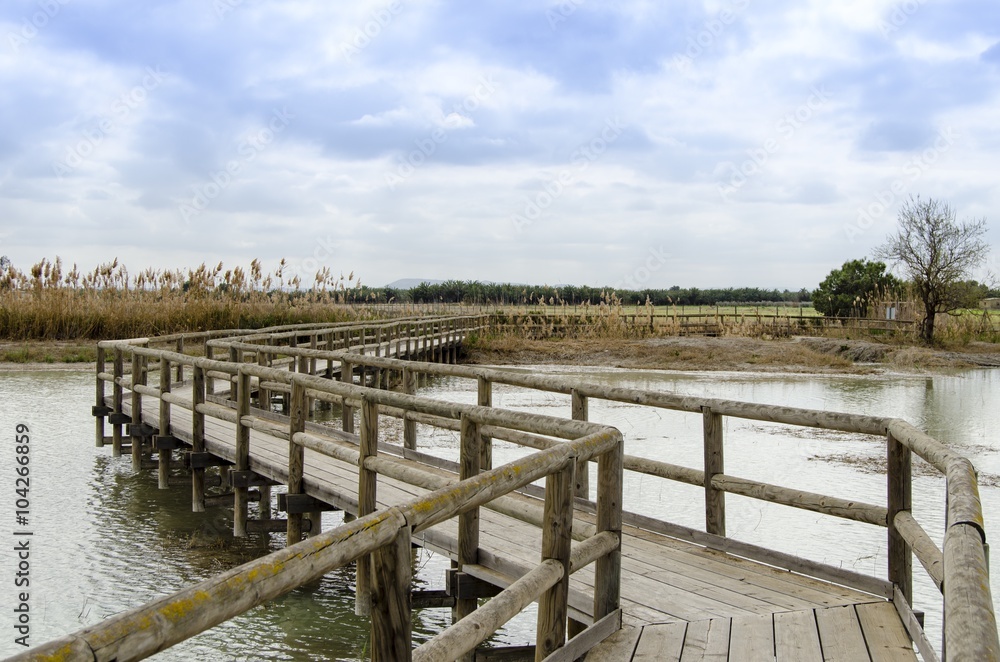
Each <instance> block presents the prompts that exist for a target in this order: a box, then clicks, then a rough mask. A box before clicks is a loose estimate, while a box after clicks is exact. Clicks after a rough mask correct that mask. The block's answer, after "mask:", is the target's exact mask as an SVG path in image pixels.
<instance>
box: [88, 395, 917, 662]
mask: <svg viewBox="0 0 1000 662" xmlns="http://www.w3.org/2000/svg"><path fill="white" fill-rule="evenodd" d="M173 392H174V393H175V394H176V395H178V396H181V397H185V396H187V397H189V396H190V388H189V387H180V388H175V389H174V390H173ZM108 402H109V404H110V403H111V398H110V397H109V398H108ZM123 409H124V411H125V413H127V414H130V415H131V409H130V406H129V402H128V401H126V402H124V403H123ZM157 415H158V401H156V400H153V399H151V398H148V399H145V400H144V402H143V419H144V420H147V421H155V420H156V417H157ZM190 418H191V417H190V416H180V415H175V416H174V417H173V422H172V433H173V434H174V435H175V436H177V437H178V438H181V439H185V440H189V439H190V435H191V427H190V425H191V421H190ZM335 433H336V434H338V435H341V436H342V437H343V438H345V439H348V440H351V441H354V442H357V440H358V437H357V436H356V435H351V434H347V433H341V432H339V431H335ZM235 438H236V431H235V425H234V424H232V423H228V422H226V421H221V420H218V419H207V420H206V424H205V448H206V450H207V451H208V452H210V453H212V454H213V455H216V456H218V457H220V458H224V459H227V460H230V461H232V460H235V442H234V440H235ZM250 449H251V455H250V469H251V470H252V471H254V472H256V473H258V474H260V475H262V476H266V477H268V478H271V479H273V480H275V481H277V482H282V483H283V482H286V481H287V478H288V475H287V471H288V442H287V441H285V440H282V439H278V438H276V437H273V436H271V435H268V434H264V433H261V432H258V431H256V430H254V431H251V438H250ZM424 470H425V471H429V472H434V473H436V474H437V475H444V474H447V473H449V472H446V471H444V470H442V469H434V468H431V467H424ZM304 473H305V483H304V486H305V492H306V493H307V494H310V495H312V496H314V497H316V498H318V499H321V500H323V501H325V502H327V503H330V504H332V505H334V506H337V507H338V508H341V509H343V510H345V511H347V512H350V513H352V514H356V512H357V499H356V497H355V496H354V495H355V494H356V493H357V486H358V472H357V467H356V466H353V465H350V464H348V463H345V462H341V461H338V460H336V459H334V458H331V457H328V456H323V455H319V454H317V453H314V452H312V451H309V450H306V453H305V465H304ZM451 475H452V477H453V479H455V480H457V475H455V474H451ZM424 493H426V491H425V490H421V489H420V488H417V487H414V486H412V485H409V484H406V483H402V482H400V481H396V480H392V479H389V478H385V477H382V476H380V477H379V487H378V504H379V507H380V508H386V507H389V506H391V505H394V504H398V503H402V502H404V501H407V500H409V499H412V498H413V497H414V496H418V495H421V494H424ZM515 498H516V499H518V500H520V501H523V502H525V503H528V504H532V505H535V506H537V507H540V506H541V501H540V500H539V499H535V498H532V497H529V496H527V495H523V494H521V495H517V496H516V497H515ZM575 521H576V522H577V523H578V525H587V524H592V523H593V517H592V516H590V515H587V514H586V513H582V512H579V511H577V514H576V519H575ZM456 528H457V525H456V522H455V521H454V520H449V521H447V522H444V523H442V524H440V525H437V526H435V527H433V528H431V529H429V530H427V531H424V532H422V533H420V534H417V535H415V536H414V542H415V543H417V544H420V545H422V546H425V547H426V548H428V549H430V550H432V551H435V552H438V553H441V554H446V555H448V556H449V557H450V558H452V559H453V560H454V559H456V558H457V553H458V536H457V532H456ZM540 539H541V532H540V530H539V529H538V528H537V527H534V526H532V525H530V524H526V523H524V522H521V521H519V520H516V519H513V518H511V517H507V516H505V515H502V514H499V513H496V512H492V511H490V510H483V511H482V513H481V515H480V541H479V544H480V550H481V551H480V563H479V564H478V566H476V567H472V568H467V569H466V571H467V572H469V574H473V575H478V576H479V577H480V578H482V579H484V580H487V581H492V582H494V583H497V584H500V585H507V584H509V583H511V582H513V581H514V580H515V579H517V578H518V577H519V576H521V575H523V574H524V573H525V572H526V571H527V569H528V568H530V567H533V566H534V565H535V564H536V563H537V562H538V549H539V541H540ZM622 557H623V558H622V580H621V581H622V611H623V614H622V620H623V624H624V625H625V626H627V628H628V629H627V630H625V631H623V634H622V635H620V636H619V637H617V638H616V639H615V640H614V641H611V642H608V645H607V646H604V647H603V648H602V650H603V651H604V652H602V653H600V655H604V656H605V657H600V655H598V656H596V657H595V659H608V660H612V659H613V660H619V659H620V660H627V659H632V658H631V657H630V656H631V655H632V653H631V652H627V651H626V649H627V648H628V647H629V645H628V643H627V642H628V641H631V640H630V639H629V638H628V637H634V638H635V640H636V641H638V642H639V643H640V644H642V642H643V641H649V642H651V643H646V644H642V645H641V646H639V647H638V648H636V653H635V658H634V659H670V658H669V657H666V658H663V657H646V656H645V655H646V654H645V653H643V652H642V651H643V650H646V648H645V647H646V646H652V645H653V643H652V642H654V641H660V640H661V639H663V638H667V639H670V641H673V642H675V643H676V641H678V640H679V641H681V642H683V641H688V642H689V643H688V646H689V647H691V648H685V649H684V650H685V655H690V654H693V653H690V652H689V651H693V650H695V648H694V647H696V646H697V641H698V638H697V636H696V635H695V633H697V632H701V629H700V628H707V629H706V632H713V631H715V630H717V629H718V628H723V627H726V628H730V627H731V628H732V632H733V633H734V634H733V635H732V646H733V651H734V656H732V657H729V658H727V657H721V658H711V657H709V658H707V659H733V660H736V659H765V658H758V657H746V658H741V657H739V656H738V655H736V652H737V651H739V650H740V646H741V645H742V644H741V642H743V641H744V639H745V642H746V643H747V644H748V645H749V644H750V643H752V642H754V641H756V639H755V635H761V636H763V633H764V632H765V630H766V631H767V632H770V631H771V630H769V629H768V628H771V625H770V624H771V622H772V619H774V621H775V623H779V622H780V623H792V622H794V621H795V619H796V618H798V617H797V616H796V615H801V614H805V613H809V614H813V613H815V614H817V616H816V618H815V622H819V623H822V622H825V621H824V619H825V617H820V616H819V614H828V613H829V614H833V613H839V612H836V611H831V610H832V609H834V608H837V607H841V608H846V609H850V610H852V611H851V613H852V614H853V613H854V612H853V610H854V609H855V605H861V607H857V608H858V609H859V610H861V611H859V612H858V613H859V615H860V614H861V613H862V611H864V612H865V613H868V612H867V611H866V610H868V609H869V607H865V605H878V604H882V605H884V606H886V607H888V611H886V610H885V609H884V608H881V609H879V611H878V612H877V613H878V614H879V615H881V617H882V621H884V622H885V623H889V625H886V626H885V627H888V628H889V630H890V632H891V635H892V637H895V638H900V637H901V638H902V639H904V640H905V641H906V650H909V651H910V652H909V655H910V656H911V657H910V659H915V658H913V657H912V656H913V653H912V649H910V648H909V639H908V637H907V636H906V634H905V631H904V630H903V627H902V624H901V622H900V620H899V617H898V616H897V615H896V612H895V610H894V609H893V608H892V606H891V604H890V603H888V602H886V601H884V600H881V602H879V598H878V597H876V596H873V595H871V594H868V593H864V592H861V591H858V590H855V589H852V588H847V587H844V586H839V585H837V584H833V583H830V582H825V581H820V580H817V579H813V578H811V577H807V576H805V575H800V574H796V573H791V572H787V571H784V570H780V569H777V568H774V567H772V566H769V565H765V564H763V563H758V562H754V561H750V560H747V559H744V558H740V557H738V556H733V555H729V554H725V553H721V552H717V551H713V550H710V549H706V548H705V547H702V546H700V545H695V544H692V543H689V542H685V541H681V540H677V539H674V538H670V537H668V536H664V535H660V534H657V533H654V532H650V531H645V530H642V529H640V528H637V527H634V526H626V527H624V528H623V541H622ZM480 567H481V568H482V570H479V569H478V568H480ZM592 585H593V571H592V570H588V569H584V570H583V571H581V572H579V573H577V574H575V575H573V577H572V579H571V581H570V590H571V595H570V606H571V616H572V617H574V618H575V619H577V620H580V621H581V622H584V623H587V624H589V623H591V622H592V620H593V619H592V616H591V613H592V605H591V604H590V602H589V600H588V598H587V597H585V596H586V593H587V591H586V590H585V589H587V588H588V587H591V586H592ZM890 612H891V617H889V618H886V615H887V614H890ZM855 620H857V619H855ZM685 623H691V625H690V628H691V629H690V632H691V633H692V634H691V635H689V636H687V638H685V632H687V631H688V630H685V629H684V628H685V626H684V624H685ZM730 623H732V624H733V625H732V626H730V625H728V624H730ZM706 624H708V625H706ZM778 631H779V629H775V632H778ZM780 631H782V632H783V631H784V630H780ZM741 632H742V633H744V634H740V633H741ZM627 633H630V634H627ZM639 635H641V637H640V636H639ZM768 636H770V637H771V638H770V639H768V640H767V641H769V642H770V643H766V645H770V646H772V647H773V645H774V642H775V639H774V636H773V635H768ZM741 637H742V638H741ZM647 638H648V639H647ZM786 639H787V637H784V636H780V637H778V639H777V641H780V642H785V643H786V644H787V645H800V644H801V642H798V641H792V642H787V641H786ZM619 640H620V641H619ZM713 641H714V639H713ZM833 641H834V642H836V641H837V640H833ZM633 643H634V642H633ZM801 645H805V644H801ZM657 646H659V644H657ZM657 650H658V648H657ZM678 650H680V649H678ZM894 650H895V649H894ZM876 652H878V651H876ZM897 652H898V651H897ZM588 659H589V658H588ZM675 659H681V658H680V657H677V658H675ZM684 659H689V658H688V657H685V658H684ZM690 659H701V658H690ZM766 659H772V658H766ZM788 659H792V658H788ZM802 659H807V658H802ZM831 659H849V660H860V659H864V660H867V659H875V660H883V659H886V660H888V659H907V658H905V657H904V658H895V657H888V656H885V655H881V654H879V655H875V656H873V657H871V658H869V657H857V656H848V657H841V658H831Z"/></svg>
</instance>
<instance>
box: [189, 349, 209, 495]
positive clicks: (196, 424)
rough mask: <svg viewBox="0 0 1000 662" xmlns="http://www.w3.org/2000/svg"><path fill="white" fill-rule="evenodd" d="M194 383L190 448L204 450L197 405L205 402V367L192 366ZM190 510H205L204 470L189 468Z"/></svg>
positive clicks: (201, 451)
mask: <svg viewBox="0 0 1000 662" xmlns="http://www.w3.org/2000/svg"><path fill="white" fill-rule="evenodd" d="M193 380H194V383H193V384H192V389H191V450H192V451H193V452H196V453H204V452H205V414H203V413H201V412H200V411H198V405H200V404H202V403H204V402H205V396H206V392H205V388H206V385H205V369H204V368H202V367H201V366H197V365H196V366H195V367H194V377H193ZM191 510H192V511H193V512H196V513H203V512H205V470H204V469H192V470H191Z"/></svg>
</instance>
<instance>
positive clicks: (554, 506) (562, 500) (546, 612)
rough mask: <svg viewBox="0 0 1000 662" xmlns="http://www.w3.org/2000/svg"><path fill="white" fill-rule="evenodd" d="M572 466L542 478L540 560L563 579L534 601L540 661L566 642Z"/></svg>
mask: <svg viewBox="0 0 1000 662" xmlns="http://www.w3.org/2000/svg"><path fill="white" fill-rule="evenodd" d="M575 466H576V463H575V461H573V460H571V461H570V462H568V463H567V464H566V467H565V468H563V469H561V470H559V471H557V472H556V473H553V474H550V475H548V476H547V477H546V479H545V523H544V525H543V527H542V560H543V561H547V560H549V559H553V560H555V561H558V562H560V563H561V564H562V565H563V577H562V579H561V580H560V581H559V582H557V583H556V584H555V585H554V586H552V588H550V589H548V590H547V591H545V593H543V594H542V596H541V597H540V598H539V600H538V623H537V628H536V636H535V660H536V662H541V660H544V659H545V658H546V657H547V656H549V655H550V654H551V653H553V652H554V651H555V650H556V649H558V648H562V646H563V645H564V644H565V643H566V618H567V615H568V611H567V599H568V596H569V574H570V572H569V570H570V568H569V563H570V552H571V548H572V541H573V537H572V535H573V486H574V481H573V472H574V469H575Z"/></svg>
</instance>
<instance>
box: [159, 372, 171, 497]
mask: <svg viewBox="0 0 1000 662" xmlns="http://www.w3.org/2000/svg"><path fill="white" fill-rule="evenodd" d="M167 393H170V361H168V360H167V359H166V358H163V357H161V358H160V421H159V428H160V436H161V437H167V436H170V403H169V402H167V401H166V400H165V399H164V397H163V396H164V395H165V394H167ZM170 455H171V452H170V449H169V448H161V449H160V457H159V460H160V462H159V465H158V466H157V487H159V488H160V489H161V490H165V489H167V488H168V487H169V482H170Z"/></svg>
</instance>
